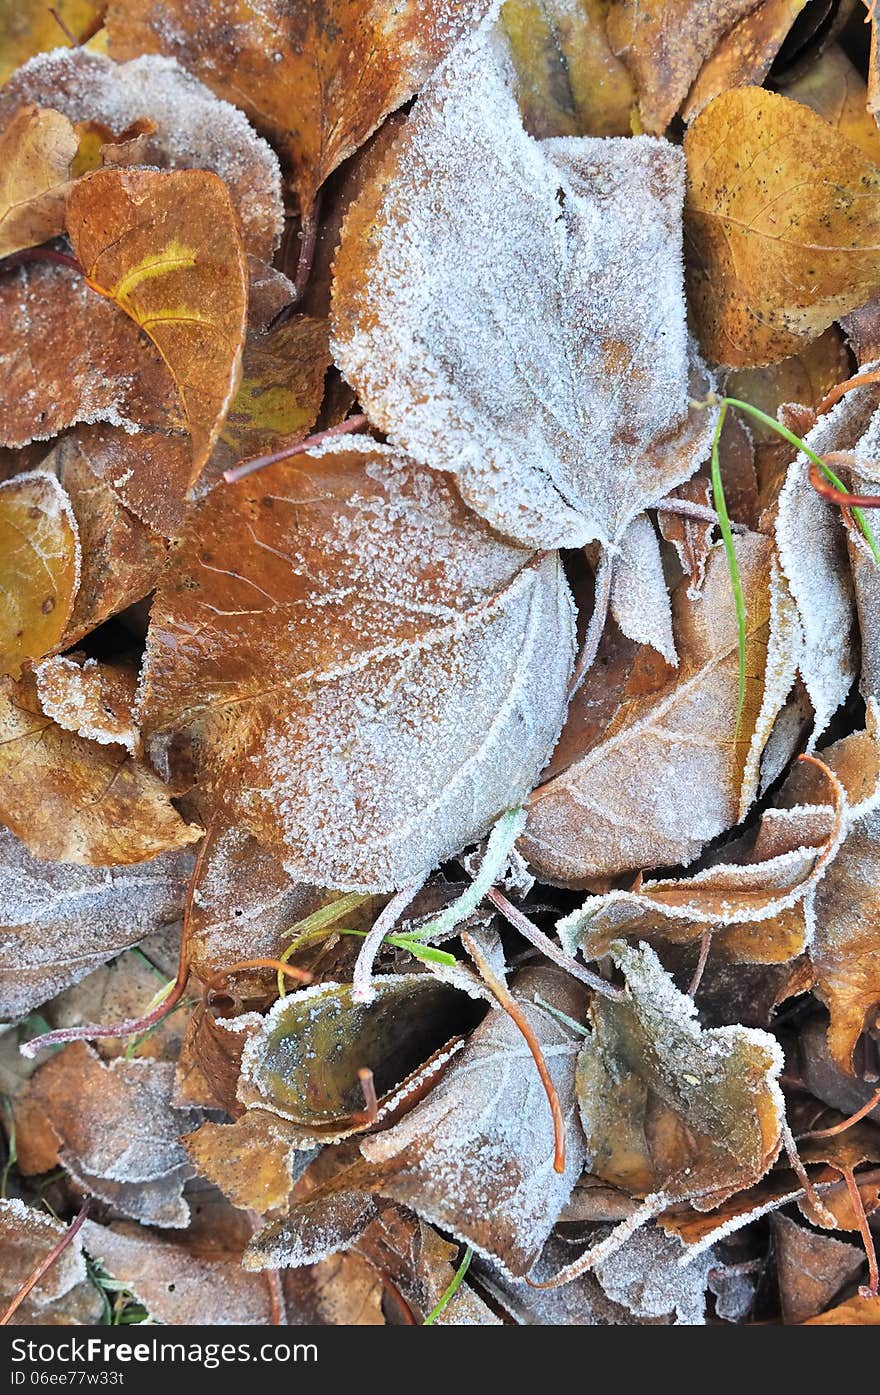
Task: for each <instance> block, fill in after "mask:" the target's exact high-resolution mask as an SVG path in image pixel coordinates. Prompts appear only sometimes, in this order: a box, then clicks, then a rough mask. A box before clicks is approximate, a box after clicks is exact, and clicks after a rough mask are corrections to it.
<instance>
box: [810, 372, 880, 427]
mask: <svg viewBox="0 0 880 1395" xmlns="http://www.w3.org/2000/svg"><path fill="white" fill-rule="evenodd" d="M871 383H880V371H878V370H877V369H876V368H875V369H873V370H872V371H871V372H870V373H856V374H854V376H853V377H852V378H847V379H846V381H845V382H842V383H836V384H835V385H834V387H833V388H831V390H830V391H829V392H826V394H825V396H824V397H823V398H822V401H821V402H820V403H819V405H818V407H817V408H816V416H817V417H822V416H824V415H825V413H826V412H828V411H830V410H831V408H832V407H833V406H834V404H835V402H839V401H840V399H841V397H843V395H844V393H847V392H852V390H853V388H859V387H868V386H869V385H870V384H871Z"/></svg>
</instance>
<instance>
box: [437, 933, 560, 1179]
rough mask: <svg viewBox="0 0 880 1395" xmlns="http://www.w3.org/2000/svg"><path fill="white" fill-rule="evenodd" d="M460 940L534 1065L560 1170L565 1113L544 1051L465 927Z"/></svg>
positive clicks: (554, 1155) (555, 1163)
mask: <svg viewBox="0 0 880 1395" xmlns="http://www.w3.org/2000/svg"><path fill="white" fill-rule="evenodd" d="M461 942H462V944H463V945H464V947H465V949H466V950H467V952H468V954H469V955H470V956H471V958H472V959H473V961H474V963H475V964H476V966H477V968H478V969H479V971H480V977H481V978H482V980H483V982H484V983H485V985H486V987H487V988H488V989H489V990H490V991H491V993H492V995H493V997H494V998H495V999H496V1000H497V1002H498V1004H499V1006H500V1007H502V1008H503V1009H504V1011H505V1012H506V1013H507V1015H508V1017H510V1018H512V1020H513V1021H514V1023H515V1024H516V1026H517V1027H518V1028H519V1030H520V1031H521V1032H522V1034H523V1037H524V1038H525V1042H526V1046H527V1047H528V1048H529V1050H530V1051H531V1053H532V1058H533V1060H534V1062H535V1065H536V1066H537V1068H538V1075H539V1076H540V1077H541V1084H542V1085H543V1086H544V1090H545V1092H546V1095H547V1101H548V1103H549V1105H550V1113H551V1115H552V1116H553V1140H554V1151H553V1171H554V1172H560V1173H561V1172H564V1171H565V1116H564V1115H563V1113H562V1105H561V1104H560V1102H559V1095H558V1094H557V1091H556V1086H555V1085H554V1083H553V1077H552V1076H551V1074H550V1070H549V1067H548V1065H547V1062H546V1061H545V1059H544V1053H543V1051H542V1050H541V1043H540V1042H539V1041H538V1038H537V1036H536V1035H535V1033H534V1031H533V1030H532V1026H531V1024H530V1022H529V1020H528V1018H527V1017H526V1015H525V1013H524V1012H523V1011H522V1008H521V1007H520V1005H519V1003H518V1002H517V1001H516V999H515V998H514V996H513V994H512V993H511V991H510V989H509V988H508V987H507V984H506V983H502V981H501V979H500V978H499V977H498V975H497V974H496V973H495V971H494V969H493V968H492V965H491V964H490V963H489V961H488V959H487V958H486V956H485V955H484V954H483V952H482V950H481V949H480V947H479V945H478V944H477V943H476V941H475V940H474V938H473V936H471V935H469V934H468V933H467V931H466V930H463V931H462V935H461Z"/></svg>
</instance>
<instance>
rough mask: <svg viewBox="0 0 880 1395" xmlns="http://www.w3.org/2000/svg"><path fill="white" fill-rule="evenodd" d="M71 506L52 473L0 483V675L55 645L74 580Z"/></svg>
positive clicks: (76, 553) (76, 556) (76, 550)
mask: <svg viewBox="0 0 880 1395" xmlns="http://www.w3.org/2000/svg"><path fill="white" fill-rule="evenodd" d="M80 557H81V554H80V541H79V533H78V529H77V526H76V519H75V517H74V512H73V508H72V507H71V503H70V499H69V498H68V496H67V494H66V493H65V491H64V490H63V488H62V487H61V485H60V484H59V483H58V481H57V480H56V479H55V477H54V475H50V474H47V473H45V472H44V471H42V470H41V471H34V472H33V473H30V474H25V475H16V476H15V478H14V479H11V480H5V481H4V482H3V483H0V674H11V675H12V676H13V677H17V676H18V674H19V672H20V671H21V666H22V664H23V663H25V662H26V661H27V660H28V659H41V658H42V657H43V655H44V654H47V653H49V652H50V650H52V649H54V648H55V647H56V645H57V644H58V643H59V641H60V639H61V637H62V635H63V634H64V632H65V630H66V628H67V623H68V621H69V619H70V616H71V613H72V611H73V606H74V601H75V598H76V593H77V589H78V587H79V579H80Z"/></svg>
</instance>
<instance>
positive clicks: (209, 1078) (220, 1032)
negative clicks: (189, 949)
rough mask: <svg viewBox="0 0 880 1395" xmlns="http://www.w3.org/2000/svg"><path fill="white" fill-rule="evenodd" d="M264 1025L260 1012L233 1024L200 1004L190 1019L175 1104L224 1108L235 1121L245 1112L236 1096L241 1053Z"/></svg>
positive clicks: (178, 1066)
mask: <svg viewBox="0 0 880 1395" xmlns="http://www.w3.org/2000/svg"><path fill="white" fill-rule="evenodd" d="M261 1026H262V1018H261V1017H260V1015H259V1013H257V1012H254V1013H250V1014H248V1015H247V1019H246V1020H245V1019H244V1016H243V1015H241V1016H239V1017H237V1018H234V1019H232V1020H231V1021H230V1020H229V1019H220V1018H217V1017H215V1016H214V1013H213V1012H212V1011H211V1010H210V1009H209V1008H208V1006H207V1005H206V1004H205V1003H204V1002H202V1003H197V1004H196V1006H195V1008H194V1009H193V1011H192V1013H191V1014H190V1016H189V1017H188V1018H187V1022H186V1030H185V1032H184V1036H183V1041H182V1042H181V1046H180V1055H179V1056H178V1059H177V1063H176V1073H175V1084H174V1103H175V1104H176V1105H177V1106H179V1107H189V1106H191V1105H197V1106H199V1107H200V1108H203V1109H222V1110H223V1112H224V1113H225V1114H231V1115H232V1117H233V1118H235V1117H236V1116H237V1115H239V1114H240V1113H242V1112H243V1111H242V1106H241V1105H240V1104H239V1102H238V1099H237V1097H236V1093H235V1091H236V1087H237V1085H238V1077H239V1075H240V1073H241V1053H242V1051H243V1050H244V1044H245V1041H246V1040H247V1034H248V1033H249V1032H252V1031H254V1032H255V1031H259V1030H260V1027H261Z"/></svg>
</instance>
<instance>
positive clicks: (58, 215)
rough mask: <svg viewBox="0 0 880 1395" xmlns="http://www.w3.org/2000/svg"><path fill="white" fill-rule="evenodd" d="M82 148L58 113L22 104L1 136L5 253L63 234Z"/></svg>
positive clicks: (0, 252)
mask: <svg viewBox="0 0 880 1395" xmlns="http://www.w3.org/2000/svg"><path fill="white" fill-rule="evenodd" d="M78 146H79V139H78V137H77V134H76V132H75V131H74V129H73V127H72V125H71V124H70V122H69V121H68V120H67V118H66V117H65V116H62V115H61V113H60V112H58V111H52V110H50V109H45V108H44V109H41V108H39V107H36V106H25V107H21V108H20V109H19V111H18V112H17V113H16V115H15V116H14V117H13V119H12V121H11V122H10V123H9V125H8V126H7V127H6V129H5V130H4V131H3V133H2V135H0V257H7V256H9V253H10V252H17V251H18V250H19V249H20V248H22V247H35V246H36V245H37V243H40V242H47V241H48V240H49V238H51V237H58V235H59V234H60V233H61V232H62V230H63V228H64V199H65V194H66V192H67V191H66V189H65V187H64V186H65V183H66V181H67V180H68V178H69V177H70V169H71V165H72V164H73V159H74V156H75V155H76V152H77V148H78Z"/></svg>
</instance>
